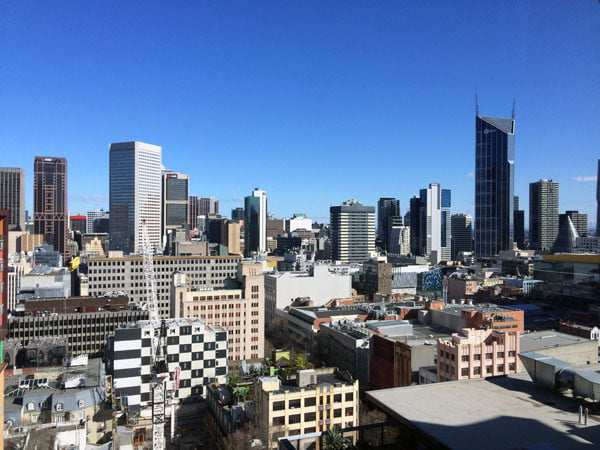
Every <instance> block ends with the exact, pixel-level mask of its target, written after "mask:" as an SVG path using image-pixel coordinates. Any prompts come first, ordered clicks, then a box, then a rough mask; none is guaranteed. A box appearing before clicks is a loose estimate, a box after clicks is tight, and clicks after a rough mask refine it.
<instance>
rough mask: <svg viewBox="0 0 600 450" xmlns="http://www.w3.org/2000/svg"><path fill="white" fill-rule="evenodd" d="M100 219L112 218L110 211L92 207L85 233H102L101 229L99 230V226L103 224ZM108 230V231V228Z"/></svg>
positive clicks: (87, 216)
mask: <svg viewBox="0 0 600 450" xmlns="http://www.w3.org/2000/svg"><path fill="white" fill-rule="evenodd" d="M100 219H106V220H108V219H110V213H109V212H108V211H104V210H103V209H92V210H91V211H88V212H87V215H86V222H85V224H86V225H85V226H86V231H85V234H94V233H101V231H98V228H99V227H100V226H101V225H100ZM106 232H108V230H107V231H106Z"/></svg>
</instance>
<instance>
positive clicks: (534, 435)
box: [366, 365, 600, 449]
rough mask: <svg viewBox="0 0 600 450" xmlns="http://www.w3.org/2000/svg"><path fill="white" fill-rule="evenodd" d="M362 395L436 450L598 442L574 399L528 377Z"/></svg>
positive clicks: (596, 429)
mask: <svg viewBox="0 0 600 450" xmlns="http://www.w3.org/2000/svg"><path fill="white" fill-rule="evenodd" d="M596 366H597V365H596ZM586 368H588V369H589V368H590V366H586ZM596 370H597V367H596ZM366 395H367V398H368V400H369V401H371V402H373V403H375V404H376V405H378V406H379V407H380V408H381V409H382V410H384V411H386V412H387V413H388V414H390V415H391V416H392V417H393V418H394V419H396V420H398V421H400V423H402V424H403V425H405V426H407V427H409V428H410V429H412V430H413V432H415V433H417V435H418V436H419V437H420V438H421V439H422V440H423V441H427V440H429V444H430V445H432V446H436V447H438V446H439V447H448V448H486V449H507V448H515V449H516V448H519V449H560V448H564V449H573V448H593V447H594V443H596V444H598V442H600V421H598V420H597V419H596V418H594V417H590V418H589V421H588V425H579V424H578V404H577V403H576V402H575V401H574V400H573V399H572V398H570V397H567V396H563V395H560V394H555V393H554V392H552V391H550V390H545V389H542V388H540V387H537V386H536V385H535V384H534V383H533V382H532V381H531V379H530V378H529V376H528V375H527V374H517V375H511V376H504V377H493V378H487V379H473V380H464V381H450V382H444V383H434V384H427V385H418V386H407V387H402V388H393V389H381V390H378V391H369V392H367V393H366Z"/></svg>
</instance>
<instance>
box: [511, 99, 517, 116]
mask: <svg viewBox="0 0 600 450" xmlns="http://www.w3.org/2000/svg"><path fill="white" fill-rule="evenodd" d="M515 117H517V99H516V98H513V109H512V119H513V120H515Z"/></svg>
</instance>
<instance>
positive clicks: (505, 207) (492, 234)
mask: <svg viewBox="0 0 600 450" xmlns="http://www.w3.org/2000/svg"><path fill="white" fill-rule="evenodd" d="M514 173H515V120H514V118H512V119H503V118H498V117H484V116H480V115H477V116H476V117H475V255H476V256H477V257H489V256H495V255H497V254H498V253H499V252H500V251H502V250H510V249H512V246H513V240H514V236H513V201H514V198H513V197H514Z"/></svg>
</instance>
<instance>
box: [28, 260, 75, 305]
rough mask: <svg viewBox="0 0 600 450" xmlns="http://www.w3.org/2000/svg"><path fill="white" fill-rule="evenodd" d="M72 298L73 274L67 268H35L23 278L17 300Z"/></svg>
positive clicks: (38, 266)
mask: <svg viewBox="0 0 600 450" xmlns="http://www.w3.org/2000/svg"><path fill="white" fill-rule="evenodd" d="M70 296H71V272H70V271H69V270H68V269H66V268H55V267H50V266H45V265H37V266H35V267H34V268H33V269H32V270H31V271H30V272H29V273H27V274H24V275H23V276H22V277H21V285H20V287H19V289H18V291H17V300H18V301H21V300H28V299H39V298H56V297H59V298H67V297H70Z"/></svg>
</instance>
